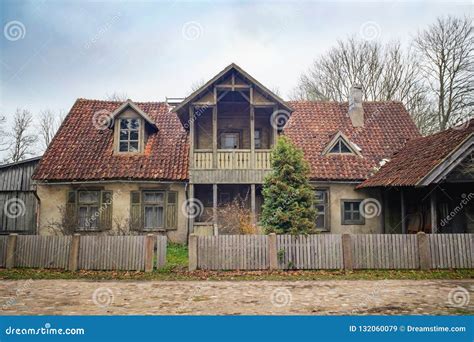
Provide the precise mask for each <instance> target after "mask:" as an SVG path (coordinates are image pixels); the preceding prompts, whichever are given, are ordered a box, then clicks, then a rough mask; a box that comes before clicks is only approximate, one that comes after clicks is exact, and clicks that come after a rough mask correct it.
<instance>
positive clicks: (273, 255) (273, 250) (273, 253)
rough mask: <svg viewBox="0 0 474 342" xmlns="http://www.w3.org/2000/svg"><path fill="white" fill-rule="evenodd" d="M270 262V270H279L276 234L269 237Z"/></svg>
mask: <svg viewBox="0 0 474 342" xmlns="http://www.w3.org/2000/svg"><path fill="white" fill-rule="evenodd" d="M268 260H269V262H270V270H276V269H278V252H277V237H276V234H275V233H270V234H269V235H268Z"/></svg>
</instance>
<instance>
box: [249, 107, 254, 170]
mask: <svg viewBox="0 0 474 342" xmlns="http://www.w3.org/2000/svg"><path fill="white" fill-rule="evenodd" d="M250 168H251V169H252V170H254V169H255V109H254V108H253V106H252V105H250Z"/></svg>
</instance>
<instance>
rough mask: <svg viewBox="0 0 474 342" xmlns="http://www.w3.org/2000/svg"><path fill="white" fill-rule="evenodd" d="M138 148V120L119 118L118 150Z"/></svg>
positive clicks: (137, 149)
mask: <svg viewBox="0 0 474 342" xmlns="http://www.w3.org/2000/svg"><path fill="white" fill-rule="evenodd" d="M139 150H140V120H139V119H120V138H119V152H138V151H139Z"/></svg>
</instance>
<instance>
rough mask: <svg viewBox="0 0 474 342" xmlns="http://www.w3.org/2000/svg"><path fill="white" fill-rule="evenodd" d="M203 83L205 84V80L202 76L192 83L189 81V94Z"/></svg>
mask: <svg viewBox="0 0 474 342" xmlns="http://www.w3.org/2000/svg"><path fill="white" fill-rule="evenodd" d="M204 84H206V81H204V79H202V78H201V79H200V80H197V81H194V82H193V83H191V90H190V91H189V94H192V93H194V92H195V91H196V90H198V89H199V88H201V87H202V86H203V85H204Z"/></svg>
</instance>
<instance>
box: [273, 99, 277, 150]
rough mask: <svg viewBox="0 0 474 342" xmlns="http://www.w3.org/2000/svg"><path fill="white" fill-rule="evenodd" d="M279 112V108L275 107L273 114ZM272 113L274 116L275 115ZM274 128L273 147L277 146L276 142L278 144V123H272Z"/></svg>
mask: <svg viewBox="0 0 474 342" xmlns="http://www.w3.org/2000/svg"><path fill="white" fill-rule="evenodd" d="M277 110H278V106H276V105H275V106H273V113H276V111H277ZM273 113H272V115H273ZM272 126H273V146H275V145H276V142H277V138H278V123H277V122H273V123H272Z"/></svg>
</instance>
